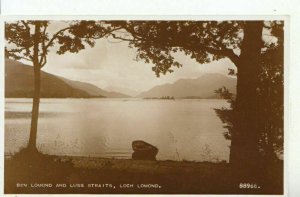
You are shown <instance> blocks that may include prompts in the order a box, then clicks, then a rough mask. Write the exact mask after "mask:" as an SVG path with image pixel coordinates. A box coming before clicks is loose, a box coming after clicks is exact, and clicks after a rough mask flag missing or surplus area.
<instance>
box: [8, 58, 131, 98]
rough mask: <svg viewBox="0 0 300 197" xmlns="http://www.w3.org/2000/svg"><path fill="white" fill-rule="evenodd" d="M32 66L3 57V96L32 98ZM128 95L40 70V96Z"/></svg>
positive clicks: (98, 96)
mask: <svg viewBox="0 0 300 197" xmlns="http://www.w3.org/2000/svg"><path fill="white" fill-rule="evenodd" d="M33 77H34V76H33V67H31V66H28V65H25V64H22V63H20V62H18V61H13V60H10V59H5V97H15V98H32V95H33V85H34V83H33ZM95 97H97V98H101V97H112V98H116V97H118V98H119V97H128V96H127V95H124V94H121V93H117V92H108V91H105V90H102V89H100V88H98V87H97V86H94V85H92V84H88V83H84V82H79V81H72V80H69V79H66V78H63V77H59V76H56V75H53V74H50V73H47V72H44V71H41V98H95Z"/></svg>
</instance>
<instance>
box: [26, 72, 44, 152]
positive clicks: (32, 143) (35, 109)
mask: <svg viewBox="0 0 300 197" xmlns="http://www.w3.org/2000/svg"><path fill="white" fill-rule="evenodd" d="M35 67H36V66H34V93H33V103H32V115H31V127H30V137H29V143H28V148H29V149H31V150H33V151H36V150H37V148H36V137H37V128H38V118H39V106H40V84H41V81H40V77H41V70H40V68H35Z"/></svg>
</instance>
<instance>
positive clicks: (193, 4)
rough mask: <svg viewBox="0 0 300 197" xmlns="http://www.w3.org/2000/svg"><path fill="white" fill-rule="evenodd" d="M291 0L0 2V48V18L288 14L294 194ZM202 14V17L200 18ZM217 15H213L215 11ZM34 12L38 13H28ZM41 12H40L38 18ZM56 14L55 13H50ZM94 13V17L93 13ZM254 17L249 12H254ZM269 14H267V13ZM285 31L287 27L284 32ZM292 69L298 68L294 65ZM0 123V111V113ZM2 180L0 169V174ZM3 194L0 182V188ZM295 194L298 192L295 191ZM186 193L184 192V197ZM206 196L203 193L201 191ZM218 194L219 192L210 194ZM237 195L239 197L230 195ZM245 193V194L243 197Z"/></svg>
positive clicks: (297, 95) (295, 23)
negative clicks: (0, 14)
mask: <svg viewBox="0 0 300 197" xmlns="http://www.w3.org/2000/svg"><path fill="white" fill-rule="evenodd" d="M299 4H300V3H298V2H297V1H296V0H290V1H282V0H251V1H239V0H226V1H221V0H220V1H217V2H212V1H211V0H201V1H199V0H188V1H184V0H177V1H171V0H164V1H161V0H152V1H147V0H89V1H80V0H52V1H41V0H26V1H24V0H2V4H1V13H2V14H4V15H5V16H3V15H2V16H1V24H0V25H1V27H0V30H1V32H0V36H1V43H0V44H1V45H0V46H1V47H2V49H3V39H2V38H3V31H4V30H3V21H4V20H16V19H21V18H22V19H49V20H60V19H65V20H70V19H82V20H83V19H103V20H108V19H111V20H118V19H119V20H121V19H123V20H133V19H138V20H142V19H143V20H150V19H152V20H159V19H165V20H176V19H177V20H187V19H190V20H196V19H199V20H211V19H214V20H229V19H237V18H238V19H241V20H245V19H251V20H259V19H268V18H269V19H282V16H280V15H286V16H287V15H288V16H289V20H286V21H285V28H286V31H285V74H284V76H285V103H284V104H285V147H284V148H285V155H284V157H285V165H284V169H285V173H284V175H285V187H284V192H285V196H287V195H288V196H299V194H300V187H299V185H298V184H299V180H300V176H299V168H300V159H299V158H300V157H299V155H300V154H299V150H300V143H298V140H300V138H299V136H300V132H299V131H300V121H297V117H299V115H300V109H297V108H299V106H300V87H299V86H300V83H299V81H298V80H297V78H299V77H298V76H300V69H299V68H300V66H299V67H298V66H297V64H299V54H300V48H299V43H300V42H299V41H300V39H299V35H300V33H299V30H300V17H299V14H297V11H299V10H300V9H299V8H300V7H299ZM200 14H201V15H203V16H200ZM215 14H219V16H217V15H215ZM33 15H40V16H33ZM41 15H43V16H41ZM55 15H60V16H55ZM96 15H98V16H96ZM254 15H255V16H254ZM270 15H272V16H270ZM287 29H288V30H289V31H287ZM3 57H4V55H3V50H2V51H1V53H0V61H1V60H3V61H1V62H0V65H1V69H2V70H1V72H0V78H1V79H0V87H2V88H1V91H0V96H1V97H0V98H1V103H0V107H1V109H4V102H3V97H4V93H3V92H4V91H3V89H4V88H3V87H4V72H3V69H4V64H3V63H4V58H3ZM297 67H298V68H297ZM0 118H1V122H2V123H3V118H4V116H3V111H2V110H1V113H0ZM1 125H3V124H1ZM3 131H4V126H2V127H1V132H2V133H1V134H2V137H1V139H0V144H2V146H1V147H0V152H1V156H2V157H1V161H2V162H1V164H0V170H2V172H3V155H2V154H3V148H4V147H3V137H4V134H3V133H4V132H3ZM0 175H1V176H0V178H1V181H3V173H0ZM0 188H1V190H0V192H1V193H2V194H3V184H1V186H0ZM297 194H298V195H297ZM189 196H190V195H189ZM204 196H207V195H204ZM212 196H220V195H212ZM235 196H239V195H235ZM247 196H251V195H247Z"/></svg>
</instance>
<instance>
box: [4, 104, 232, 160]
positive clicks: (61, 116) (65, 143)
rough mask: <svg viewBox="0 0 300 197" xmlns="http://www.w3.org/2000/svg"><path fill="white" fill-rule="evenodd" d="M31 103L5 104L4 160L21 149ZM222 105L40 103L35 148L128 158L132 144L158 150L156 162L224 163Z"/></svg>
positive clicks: (225, 146)
mask: <svg viewBox="0 0 300 197" xmlns="http://www.w3.org/2000/svg"><path fill="white" fill-rule="evenodd" d="M31 107H32V100H31V99H6V100H5V154H8V155H9V154H13V153H15V152H16V151H18V150H19V149H20V148H22V147H25V146H26V144H27V140H28V137H29V130H30V117H31V114H30V111H31ZM221 107H228V104H227V103H226V101H224V100H214V99H207V100H205V99H199V100H198V99H186V100H185V99H183V100H143V99H42V100H41V104H40V118H39V125H38V137H37V143H38V148H39V149H40V150H41V151H42V152H44V153H48V154H56V155H75V156H99V157H114V158H131V154H132V152H133V151H132V148H131V142H132V141H133V140H144V141H147V142H148V143H151V144H153V145H155V146H156V147H158V149H159V153H158V155H157V159H159V160H190V161H221V160H226V161H228V159H229V145H230V141H228V140H225V138H224V137H223V132H225V131H226V129H224V128H223V127H222V126H223V125H222V122H221V120H220V119H219V118H218V117H217V116H216V114H215V112H214V110H213V108H221Z"/></svg>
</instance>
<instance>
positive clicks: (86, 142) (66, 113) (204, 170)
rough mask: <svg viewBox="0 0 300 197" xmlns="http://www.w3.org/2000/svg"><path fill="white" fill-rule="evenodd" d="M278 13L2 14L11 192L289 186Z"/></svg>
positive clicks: (282, 24) (238, 190) (274, 189)
mask: <svg viewBox="0 0 300 197" xmlns="http://www.w3.org/2000/svg"><path fill="white" fill-rule="evenodd" d="M285 33H286V20H285V19H284V18H283V19H282V20H277V19H276V20H270V19H269V18H266V20H244V19H241V20H204V19H203V20H201V18H200V17H199V20H27V19H24V20H5V21H4V38H3V40H4V48H5V49H4V50H5V60H4V61H5V63H4V67H5V68H4V72H5V74H4V78H5V79H4V86H5V87H4V94H5V99H4V108H5V109H4V115H5V118H4V193H5V194H224V195H228V194H259V195H261V194H264V195H283V194H284V158H285V157H284V156H285V155H284V135H285V132H284V70H285V66H284V62H285V59H284V57H285V52H284V51H285V39H284V38H285Z"/></svg>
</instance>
